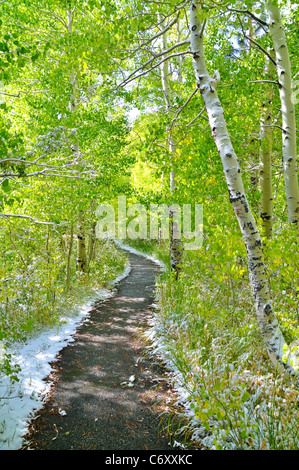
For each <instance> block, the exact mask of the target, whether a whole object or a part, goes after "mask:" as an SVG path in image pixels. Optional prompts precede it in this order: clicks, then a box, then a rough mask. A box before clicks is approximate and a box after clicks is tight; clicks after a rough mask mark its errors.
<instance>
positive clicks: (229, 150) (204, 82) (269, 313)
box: [190, 0, 298, 376]
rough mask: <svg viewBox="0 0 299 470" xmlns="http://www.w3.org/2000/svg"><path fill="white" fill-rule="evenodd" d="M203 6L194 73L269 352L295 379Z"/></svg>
mask: <svg viewBox="0 0 299 470" xmlns="http://www.w3.org/2000/svg"><path fill="white" fill-rule="evenodd" d="M200 5H201V2H200V0H193V1H192V2H191V7H190V29H191V51H192V54H193V67H194V73H195V77H196V81H197V85H198V87H199V89H200V93H201V95H202V97H203V100H204V102H205V107H206V110H207V113H208V117H209V123H210V127H211V130H212V135H213V138H214V140H215V143H216V146H217V149H218V152H219V155H220V158H221V161H222V164H223V169H224V174H225V177H226V182H227V187H228V191H229V199H230V202H231V203H232V206H233V208H234V211H235V214H236V217H237V219H238V222H239V225H240V229H241V232H242V235H243V239H244V242H245V246H246V249H247V255H248V268H249V280H250V285H251V288H252V292H253V296H254V300H255V308H256V316H257V320H258V323H259V326H260V330H261V333H262V336H263V339H264V342H265V346H266V349H267V351H268V353H269V356H270V358H271V360H272V362H273V364H274V366H275V367H276V368H277V369H278V370H279V371H280V372H282V371H284V370H286V371H287V372H288V373H289V374H290V375H292V376H296V373H297V370H298V362H297V360H296V356H295V355H293V354H292V353H291V351H290V348H289V347H288V346H287V344H286V342H285V339H284V337H283V335H282V332H281V330H280V328H279V325H278V321H277V319H276V316H275V314H274V312H273V309H272V305H271V298H270V293H269V288H268V282H267V277H266V273H265V264H264V258H263V251H262V243H261V238H260V235H259V232H258V230H257V226H256V223H255V220H254V217H253V215H252V212H251V210H250V207H249V204H248V201H247V197H246V194H245V191H244V186H243V181H242V176H241V170H240V166H239V162H238V159H237V156H236V153H235V151H234V148H233V146H232V143H231V139H230V135H229V133H228V130H227V127H226V122H225V118H224V112H223V108H222V105H221V102H220V100H219V98H218V95H217V92H216V88H215V87H216V85H217V83H218V81H219V80H220V77H219V73H216V78H212V77H210V75H209V73H208V70H207V68H206V64H205V57H204V47H203V32H202V30H203V27H202V23H201V20H200V13H201V6H200Z"/></svg>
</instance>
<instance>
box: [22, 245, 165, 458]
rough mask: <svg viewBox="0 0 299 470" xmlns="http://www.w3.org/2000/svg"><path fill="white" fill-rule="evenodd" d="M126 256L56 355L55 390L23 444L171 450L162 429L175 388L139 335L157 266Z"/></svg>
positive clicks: (32, 446)
mask: <svg viewBox="0 0 299 470" xmlns="http://www.w3.org/2000/svg"><path fill="white" fill-rule="evenodd" d="M129 261H130V264H131V272H130V274H129V276H127V277H126V278H125V279H123V280H122V281H121V282H120V283H119V284H118V286H117V289H116V293H115V294H114V296H113V297H111V298H109V299H108V300H106V301H99V302H96V303H95V304H94V307H93V308H92V311H91V312H90V316H89V321H88V322H85V323H84V324H82V325H81V326H80V327H79V328H78V329H77V331H76V333H75V335H74V341H73V342H72V343H70V344H69V345H67V346H66V347H65V348H64V349H63V350H62V351H61V352H60V353H59V357H58V360H57V361H56V362H55V363H54V364H53V367H54V371H55V372H54V377H53V373H52V375H51V382H52V383H53V386H52V388H51V393H50V396H49V398H48V400H47V401H46V402H45V404H44V406H43V408H41V409H40V410H39V411H38V412H37V413H36V416H34V417H33V418H32V420H31V421H30V425H29V428H28V429H29V432H28V434H27V435H26V436H25V437H24V444H23V447H22V449H23V450H26V449H30V450H72V449H73V450H120V449H121V450H133V449H134V450H153V449H161V450H164V449H165V450H166V449H168V450H170V449H172V448H173V447H172V446H171V444H170V442H169V440H170V439H169V436H167V435H166V432H165V430H163V428H162V427H161V415H162V414H163V413H165V411H166V412H167V408H166V407H167V404H169V403H170V402H172V401H173V392H172V390H171V387H170V385H169V383H168V382H167V380H166V376H165V375H164V369H163V366H162V364H159V361H158V360H157V361H155V360H154V359H153V358H152V357H151V356H150V355H149V354H148V349H147V347H146V342H145V340H144V337H143V334H142V333H143V331H144V329H145V328H146V327H148V325H149V320H150V318H151V315H152V304H153V302H154V288H155V276H156V275H157V272H158V270H159V268H158V267H157V266H155V265H154V264H153V263H152V262H151V261H150V260H148V259H146V258H143V257H141V256H137V255H135V254H131V253H130V254H129ZM53 379H54V382H53Z"/></svg>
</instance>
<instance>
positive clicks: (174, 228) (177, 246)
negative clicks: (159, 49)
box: [161, 23, 183, 278]
mask: <svg viewBox="0 0 299 470" xmlns="http://www.w3.org/2000/svg"><path fill="white" fill-rule="evenodd" d="M162 25H163V23H162ZM162 46H163V50H167V32H164V33H163V35H162ZM169 76H170V71H169V64H168V60H164V62H163V63H162V64H161V79H162V89H163V94H164V99H165V104H166V109H167V111H168V112H169V113H172V114H173V111H172V105H171V95H172V93H171V86H170V79H169ZM167 134H168V147H169V153H170V159H171V161H170V180H169V189H170V193H171V195H172V196H173V194H174V191H175V189H176V182H175V171H174V169H173V162H172V160H173V158H174V156H175V153H176V149H177V143H176V142H175V139H174V137H173V135H172V131H171V129H168V130H167ZM169 218H170V243H169V251H170V263H171V269H173V270H174V271H175V273H176V278H177V277H178V274H179V271H180V264H181V263H182V258H183V244H182V241H181V239H180V238H181V236H180V233H181V230H180V227H178V222H177V220H176V218H175V208H174V207H173V206H170V208H169Z"/></svg>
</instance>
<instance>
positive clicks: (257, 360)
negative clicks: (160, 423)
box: [138, 242, 299, 450]
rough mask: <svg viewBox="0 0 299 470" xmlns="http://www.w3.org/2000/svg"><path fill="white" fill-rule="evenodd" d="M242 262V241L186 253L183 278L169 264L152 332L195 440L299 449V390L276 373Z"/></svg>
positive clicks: (214, 445) (230, 446) (211, 445)
mask: <svg viewBox="0 0 299 470" xmlns="http://www.w3.org/2000/svg"><path fill="white" fill-rule="evenodd" d="M232 244H233V242H232ZM139 247H142V243H141V242H139V245H138V248H139ZM156 248H158V249H157V250H156ZM143 249H144V250H145V251H146V250H149V247H148V246H147V245H146V244H143ZM160 249H161V247H160V246H159V245H152V246H151V254H152V255H153V253H155V250H156V255H157V256H160V253H159V250H160ZM153 256H154V255H153ZM225 256H226V260H224V264H223V265H221V264H220V262H221V261H222V259H221V257H222V258H224V257H225ZM217 257H219V264H218V262H217V261H218V260H217ZM162 258H163V257H162ZM164 259H165V250H164ZM243 260H244V257H243V256H242V247H241V246H238V244H237V243H235V247H234V251H233V252H231V253H230V250H229V247H228V250H227V253H226V254H225V255H222V254H221V252H219V253H217V252H211V253H209V251H208V250H206V251H205V252H200V253H197V254H195V253H189V254H186V253H185V261H184V270H183V272H182V274H181V275H180V277H179V280H178V281H177V282H176V281H175V280H174V279H173V277H172V276H171V274H170V273H169V272H168V271H167V270H165V271H164V273H163V274H162V276H161V278H160V280H159V282H158V285H157V308H156V311H155V314H154V318H153V323H152V327H151V329H150V330H149V331H148V332H147V338H148V339H149V340H150V343H151V350H152V353H153V354H154V355H158V356H159V357H161V358H162V359H163V361H164V363H165V365H166V367H167V369H168V370H169V372H170V377H171V381H172V383H173V387H174V389H175V391H176V396H177V405H179V407H181V409H183V414H184V416H185V417H187V420H188V425H187V427H186V424H185V423H184V426H185V427H184V429H182V432H185V431H186V430H187V431H188V434H189V435H190V433H191V436H192V437H191V441H190V444H191V443H192V445H194V443H195V444H196V445H197V446H198V447H201V448H202V447H203V448H207V449H214V450H215V449H217V450H222V449H223V450H258V449H265V450H266V449H269V450H276V449H283V450H291V449H298V448H299V427H298V423H299V407H298V404H299V403H298V399H299V395H298V391H297V390H296V389H295V388H294V386H293V384H292V383H291V382H290V380H289V379H288V377H281V376H279V377H278V376H276V374H275V371H274V370H273V367H272V364H271V363H270V360H269V358H268V355H267V353H266V352H265V350H264V346H263V342H262V339H261V335H260V332H259V328H258V325H257V323H256V321H255V316H254V307H253V302H252V296H251V292H250V288H249V285H248V279H247V275H246V264H245V262H244V261H243ZM178 440H179V439H178ZM187 445H188V444H185V446H187Z"/></svg>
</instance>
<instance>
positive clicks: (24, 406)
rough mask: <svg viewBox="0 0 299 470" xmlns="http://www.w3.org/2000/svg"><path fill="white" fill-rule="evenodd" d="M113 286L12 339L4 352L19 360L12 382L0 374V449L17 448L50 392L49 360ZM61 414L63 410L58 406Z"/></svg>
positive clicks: (69, 340) (111, 292)
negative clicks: (35, 331)
mask: <svg viewBox="0 0 299 470" xmlns="http://www.w3.org/2000/svg"><path fill="white" fill-rule="evenodd" d="M130 270H131V267H130V264H128V265H127V266H126V268H125V270H124V272H123V273H122V274H121V275H120V276H118V277H117V278H116V279H115V280H114V281H113V282H112V283H111V284H112V286H114V285H116V284H117V283H118V282H119V281H120V280H121V279H124V278H125V277H126V276H128V274H129V272H130ZM112 295H113V290H111V289H109V290H108V289H102V290H98V291H96V292H95V295H94V297H93V298H90V300H89V301H88V302H87V303H86V304H85V305H81V306H78V307H77V309H76V310H75V311H72V312H71V315H70V316H69V317H67V318H63V319H61V323H60V324H59V325H57V326H55V327H53V328H50V329H47V330H45V331H43V332H42V333H40V334H39V335H38V336H36V337H34V338H31V339H29V340H28V341H26V342H24V343H15V344H14V345H12V346H11V347H10V348H9V349H8V350H7V351H6V352H7V353H9V354H11V355H12V358H13V362H14V363H16V364H19V366H20V367H21V372H19V374H18V377H19V382H14V383H11V382H10V380H9V378H8V377H0V450H18V449H20V448H21V446H22V443H23V440H22V436H23V435H25V434H26V433H27V430H28V420H29V419H30V417H31V416H32V415H33V414H34V413H35V412H36V411H38V410H39V409H41V408H42V406H43V402H44V400H45V399H46V397H47V394H48V393H49V392H50V388H51V383H50V382H45V380H44V379H45V378H47V377H48V375H49V374H50V373H51V371H52V368H51V365H50V363H51V362H55V360H57V354H58V353H59V351H61V350H62V349H63V348H64V347H65V346H66V345H67V344H68V343H70V342H72V341H74V339H73V335H74V333H75V332H76V330H77V328H78V327H79V325H81V324H82V323H83V322H85V321H88V317H89V312H90V310H91V307H92V305H93V303H94V302H95V301H96V300H99V299H102V300H105V299H108V298H109V297H111V296H112ZM61 413H62V414H63V413H64V411H63V410H61Z"/></svg>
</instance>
